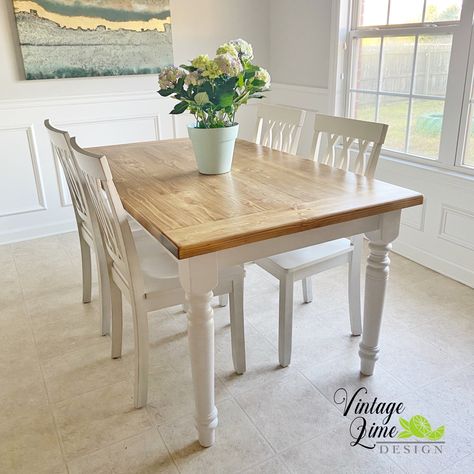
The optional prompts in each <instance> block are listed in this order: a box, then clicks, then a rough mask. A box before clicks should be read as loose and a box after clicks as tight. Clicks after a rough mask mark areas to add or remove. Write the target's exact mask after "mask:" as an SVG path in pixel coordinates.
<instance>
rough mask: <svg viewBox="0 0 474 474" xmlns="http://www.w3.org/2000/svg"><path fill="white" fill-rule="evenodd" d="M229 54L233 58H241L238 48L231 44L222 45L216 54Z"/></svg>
mask: <svg viewBox="0 0 474 474" xmlns="http://www.w3.org/2000/svg"><path fill="white" fill-rule="evenodd" d="M225 53H229V54H230V55H231V56H234V58H237V59H238V58H239V53H238V51H237V49H236V47H235V46H234V45H233V44H231V43H224V44H221V45H220V46H219V47H218V48H217V51H216V54H225Z"/></svg>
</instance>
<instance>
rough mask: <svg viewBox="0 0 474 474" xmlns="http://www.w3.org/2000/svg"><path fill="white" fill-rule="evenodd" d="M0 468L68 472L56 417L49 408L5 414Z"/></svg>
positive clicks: (10, 471)
mask: <svg viewBox="0 0 474 474" xmlns="http://www.w3.org/2000/svg"><path fill="white" fill-rule="evenodd" d="M0 472H2V473H3V472H4V473H8V474H13V473H24V474H31V473H33V472H34V473H43V474H50V473H51V474H56V473H57V474H59V473H66V472H67V470H66V466H65V465H64V462H63V460H62V454H61V449H60V446H59V440H58V437H57V434H56V430H55V427H54V423H53V417H52V415H51V413H50V411H49V409H48V408H38V407H36V408H34V409H32V410H27V411H25V410H24V411H23V412H22V413H21V415H19V416H17V417H7V418H5V417H2V422H1V423H0Z"/></svg>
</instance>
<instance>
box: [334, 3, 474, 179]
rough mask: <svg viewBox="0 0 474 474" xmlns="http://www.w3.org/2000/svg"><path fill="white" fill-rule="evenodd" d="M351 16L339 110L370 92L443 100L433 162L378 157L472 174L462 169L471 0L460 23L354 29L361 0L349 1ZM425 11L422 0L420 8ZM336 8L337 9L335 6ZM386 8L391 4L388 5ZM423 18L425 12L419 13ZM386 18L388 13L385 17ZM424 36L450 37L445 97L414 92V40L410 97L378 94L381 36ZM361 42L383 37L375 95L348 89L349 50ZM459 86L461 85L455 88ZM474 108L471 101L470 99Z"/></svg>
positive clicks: (473, 45)
mask: <svg viewBox="0 0 474 474" xmlns="http://www.w3.org/2000/svg"><path fill="white" fill-rule="evenodd" d="M348 1H349V4H348V5H347V7H348V8H349V14H348V15H347V20H348V28H347V40H346V42H345V43H344V45H343V47H344V50H345V58H346V59H345V65H344V67H343V68H342V69H343V70H344V75H343V76H342V77H344V78H345V81H344V82H345V85H344V87H343V88H342V91H343V94H344V100H343V101H342V110H341V111H342V112H343V114H344V115H345V116H347V117H349V116H350V112H351V110H350V107H351V100H350V97H351V94H352V93H357V92H360V93H368V94H373V95H375V96H376V97H377V100H378V97H380V96H391V95H392V96H396V97H406V98H408V99H410V98H415V99H416V98H422V99H423V98H424V99H435V100H444V103H445V108H444V115H443V124H442V128H441V135H440V146H439V153H438V157H437V158H434V159H433V158H428V157H423V156H419V155H416V154H412V153H405V152H402V151H396V150H391V149H387V148H383V149H382V155H383V156H388V157H393V158H397V159H402V160H404V161H409V162H414V163H419V164H423V165H427V166H433V167H437V168H444V169H447V170H451V171H457V172H460V173H463V174H472V175H474V167H470V166H467V165H464V164H463V163H462V162H463V158H464V150H465V144H466V140H467V133H468V125H469V123H468V116H469V109H470V107H469V103H470V99H471V90H472V89H471V87H472V85H473V83H474V21H473V17H474V2H473V1H470V0H463V2H462V7H461V13H460V20H459V21H437V22H429V23H410V24H400V25H373V26H372V25H371V26H357V21H358V13H359V4H360V0H348ZM425 7H426V1H425V4H424V8H425ZM339 8H340V5H339ZM389 8H390V0H389V6H388V9H389ZM423 14H424V12H423ZM387 15H389V13H387ZM423 34H425V35H443V34H444V35H446V34H450V35H452V45H451V56H450V62H449V69H448V78H447V85H446V94H445V96H444V97H440V96H427V95H426V96H425V95H419V94H414V80H413V78H414V74H415V69H414V66H415V61H416V52H417V44H418V41H416V42H415V46H414V48H415V49H414V55H413V70H412V80H411V86H410V91H409V92H408V93H398V92H396V93H391V92H384V91H381V90H380V69H381V67H382V52H383V38H385V37H390V36H415V37H416V36H418V37H419V36H422V35H423ZM359 38H381V47H380V53H379V54H380V57H379V63H378V67H379V74H378V86H377V90H376V91H366V90H362V89H357V88H353V87H352V72H353V64H352V61H353V51H354V41H355V40H357V39H359ZM459 84H462V87H459ZM411 104H412V101H411V100H410V101H409V105H408V114H411ZM472 107H474V99H473V101H472ZM408 117H409V118H408V119H407V136H406V137H405V139H406V140H408V133H409V125H410V124H409V121H410V116H408Z"/></svg>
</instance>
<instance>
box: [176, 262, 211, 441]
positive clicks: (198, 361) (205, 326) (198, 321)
mask: <svg viewBox="0 0 474 474" xmlns="http://www.w3.org/2000/svg"><path fill="white" fill-rule="evenodd" d="M179 275H180V281H181V284H182V286H183V288H184V290H185V292H186V300H187V304H188V309H187V310H188V342H189V354H190V359H191V371H192V377H193V387H194V400H195V407H196V415H195V421H196V428H197V431H198V436H199V443H200V444H201V446H204V447H208V446H212V445H213V444H214V441H215V430H216V427H217V408H216V406H215V404H214V311H213V309H212V306H211V299H212V296H213V294H212V290H213V288H215V287H216V286H217V281H218V280H217V278H218V277H217V263H216V258H215V255H213V254H208V255H204V256H202V257H193V258H190V259H188V260H180V261H179Z"/></svg>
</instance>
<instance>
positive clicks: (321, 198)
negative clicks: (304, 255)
mask: <svg viewBox="0 0 474 474" xmlns="http://www.w3.org/2000/svg"><path fill="white" fill-rule="evenodd" d="M90 151H92V152H94V153H99V154H103V155H105V156H106V157H107V158H108V161H109V164H110V168H111V170H112V175H113V178H114V182H115V185H116V187H117V190H118V193H119V195H120V197H121V199H122V202H123V205H124V207H125V209H126V210H127V211H128V213H129V214H131V215H132V216H133V217H134V218H135V219H136V220H137V221H138V222H140V224H141V225H143V227H145V228H146V229H147V230H148V231H149V232H150V233H151V234H152V235H153V236H155V237H156V238H157V239H159V240H160V241H161V242H162V243H163V244H164V245H165V246H166V247H167V248H168V249H169V250H170V251H171V252H172V253H173V254H174V255H175V256H176V257H177V258H179V259H184V258H189V257H193V256H196V255H201V254H205V253H209V252H215V251H218V250H223V249H226V248H231V247H236V246H239V245H243V244H247V243H250V242H257V241H261V240H265V239H270V238H273V237H279V236H282V235H287V234H292V233H295V232H301V231H304V230H308V229H313V228H316V227H323V226H327V225H331V224H336V223H340V222H346V221H350V220H353V219H357V218H362V217H368V216H372V215H377V214H381V213H384V212H388V211H393V210H397V209H402V208H406V207H411V206H417V205H419V204H422V202H423V196H422V195H421V194H419V193H417V192H414V191H410V190H408V189H404V188H400V187H398V186H394V185H391V184H388V183H384V182H381V181H377V180H374V179H367V178H364V177H362V176H357V175H355V174H353V173H346V172H344V171H340V170H337V169H333V168H331V167H328V166H325V165H320V164H318V163H315V162H313V161H310V160H306V159H303V158H301V157H297V156H292V155H288V154H286V153H281V152H278V151H275V150H271V149H270V148H266V147H263V146H260V145H256V144H254V143H250V142H247V141H244V140H237V143H236V147H235V153H234V163H233V168H232V172H231V173H228V174H224V175H218V176H205V175H201V174H199V173H198V171H197V169H196V163H195V159H194V155H193V151H192V147H191V142H190V141H189V140H188V139H175V140H162V141H156V142H145V143H133V144H126V145H114V146H104V147H97V148H91V149H90Z"/></svg>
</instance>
